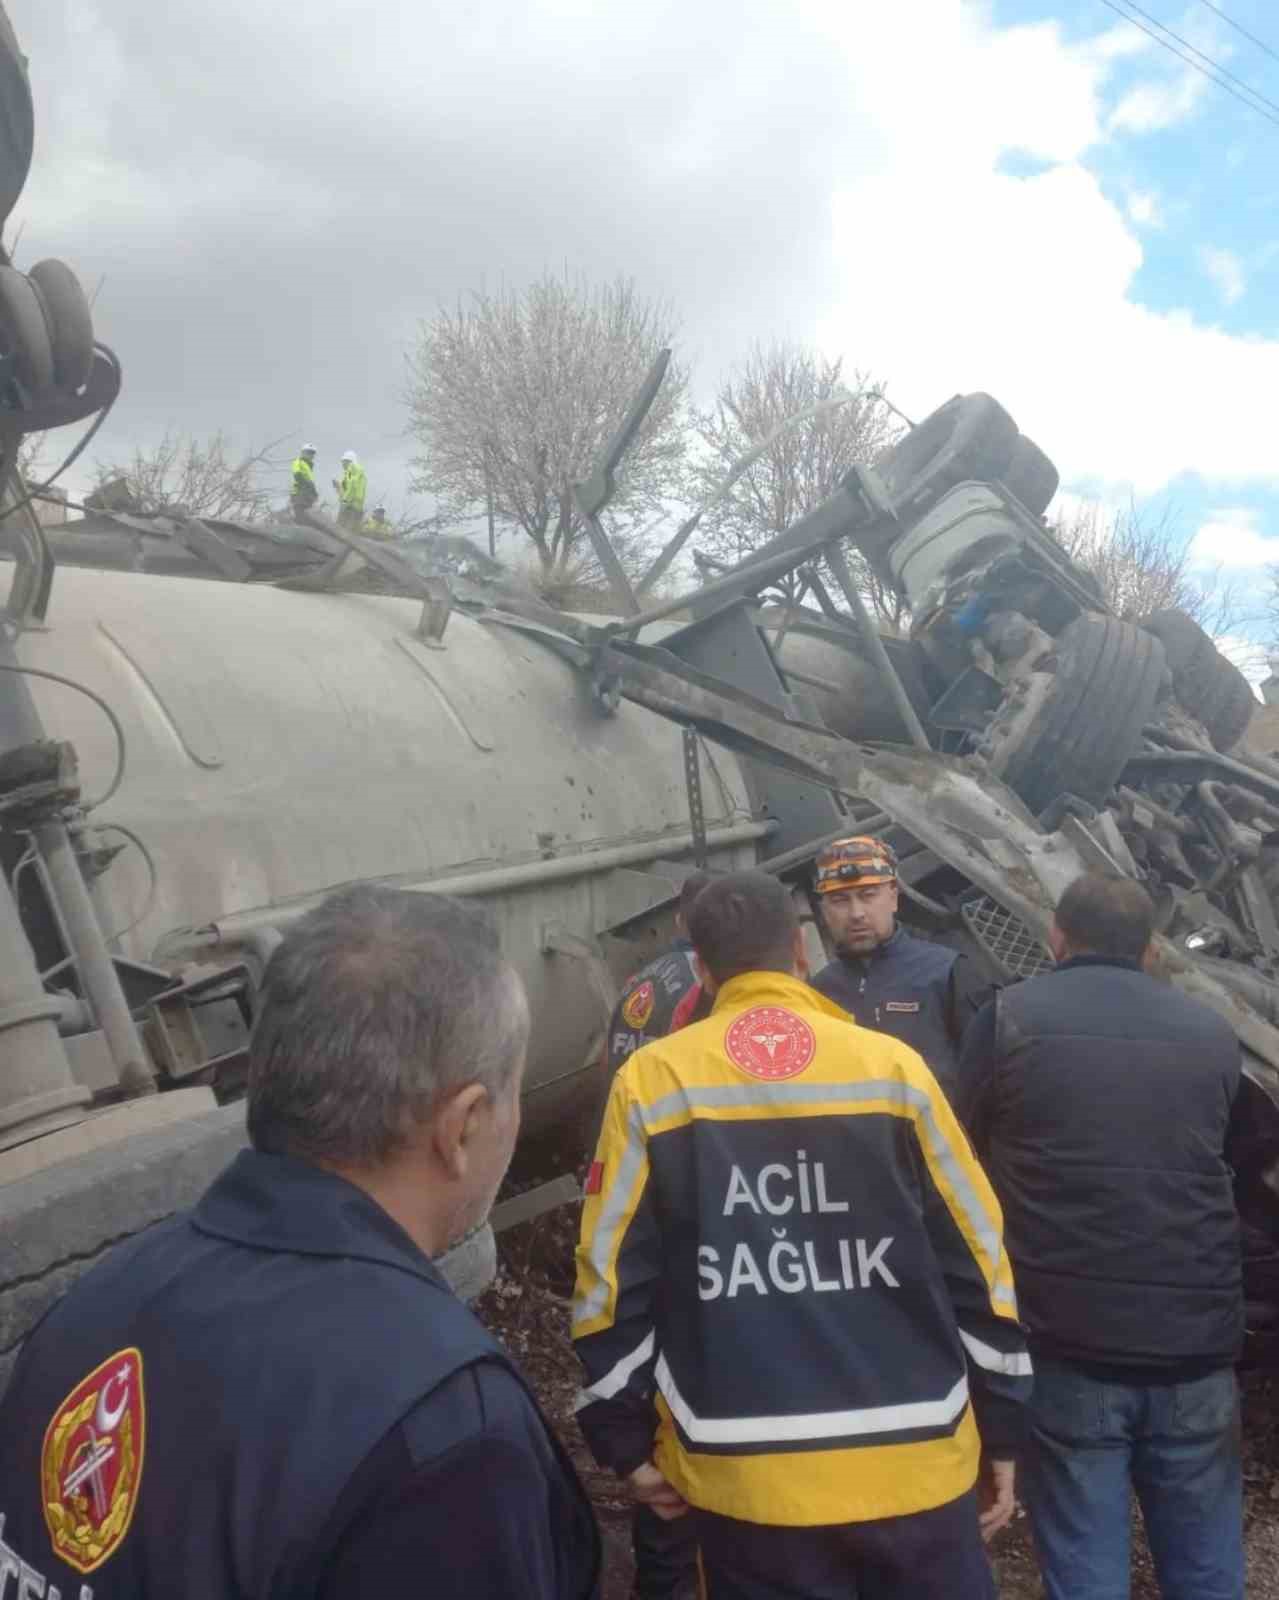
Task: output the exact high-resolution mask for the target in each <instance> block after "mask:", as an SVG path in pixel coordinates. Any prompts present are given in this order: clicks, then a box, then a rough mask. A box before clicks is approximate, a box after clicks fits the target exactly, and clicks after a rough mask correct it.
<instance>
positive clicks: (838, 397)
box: [690, 343, 905, 629]
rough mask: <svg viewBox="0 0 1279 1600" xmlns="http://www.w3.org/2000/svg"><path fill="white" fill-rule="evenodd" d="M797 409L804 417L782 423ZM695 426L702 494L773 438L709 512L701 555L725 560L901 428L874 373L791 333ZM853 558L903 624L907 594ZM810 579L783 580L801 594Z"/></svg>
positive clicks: (857, 573)
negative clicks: (879, 395)
mask: <svg viewBox="0 0 1279 1600" xmlns="http://www.w3.org/2000/svg"><path fill="white" fill-rule="evenodd" d="M845 397H847V398H845ZM841 402H842V403H841ZM796 417H800V418H802V419H803V420H801V421H798V422H797V423H796V424H795V425H794V426H792V427H788V428H783V427H782V424H783V423H785V422H786V421H787V420H788V419H790V418H796ZM695 426H696V431H697V435H698V437H699V439H700V441H701V443H702V446H703V451H702V455H701V458H700V459H699V461H698V462H697V464H696V466H695V468H694V469H693V472H692V474H691V478H692V483H691V486H690V498H691V499H692V500H693V501H694V503H696V502H697V501H698V500H699V499H702V498H706V497H709V496H712V495H714V494H715V492H716V490H717V489H720V488H722V486H723V484H724V479H725V477H726V475H728V474H729V473H730V472H731V470H732V468H733V466H734V465H735V464H736V463H737V462H739V461H740V460H741V459H742V457H744V456H745V455H747V454H748V453H749V452H750V451H751V450H752V449H754V448H756V447H757V446H759V445H761V444H764V442H765V441H771V442H769V443H768V444H767V448H766V449H764V450H763V452H762V453H761V454H760V456H759V458H758V459H757V460H756V461H755V462H754V463H753V464H752V465H751V466H749V467H748V468H747V469H746V470H745V471H744V472H742V473H741V475H740V476H739V477H737V478H736V480H735V481H734V482H733V483H732V485H731V487H730V488H728V489H727V491H726V492H724V493H722V494H720V496H719V498H718V499H717V500H716V501H715V503H714V504H712V505H711V506H710V507H709V508H708V510H707V512H706V515H705V517H704V519H703V522H702V528H703V530H704V531H703V532H702V533H701V534H700V535H699V548H700V550H701V552H702V555H703V557H705V556H707V555H709V556H710V557H712V558H713V559H714V560H715V561H718V562H725V563H736V562H738V561H741V560H743V559H744V558H745V557H747V556H749V555H750V554H751V553H752V552H753V551H755V550H757V549H758V548H759V547H760V546H761V545H764V544H766V543H767V542H768V541H769V540H770V539H773V538H775V537H776V536H777V535H778V534H779V533H781V532H783V531H784V530H785V529H786V528H789V527H790V526H791V524H792V523H794V522H797V521H798V520H799V518H800V517H802V516H804V515H805V514H806V513H807V512H809V511H812V510H814V509H815V508H816V507H817V506H818V505H820V504H821V502H822V501H823V500H826V499H828V498H829V496H830V495H831V494H833V493H834V492H835V490H836V489H837V488H838V486H839V483H840V480H841V479H842V478H843V477H844V476H845V475H846V474H847V473H848V471H849V469H850V468H851V467H853V466H856V465H858V464H864V463H869V462H873V461H875V460H877V459H878V457H879V456H881V455H882V454H883V452H884V451H885V450H886V449H887V448H888V447H889V446H890V445H891V444H892V443H893V441H894V440H895V439H896V437H897V435H898V431H899V430H898V426H897V423H896V421H895V419H894V418H893V416H892V414H891V413H890V412H889V411H888V409H887V408H886V407H885V406H883V405H881V404H880V403H879V401H878V400H877V399H876V391H875V386H874V385H873V384H872V383H871V382H870V380H869V379H868V378H867V377H866V375H865V374H863V373H860V372H854V373H852V374H851V376H850V378H849V379H848V380H847V381H845V378H844V370H843V362H842V360H834V361H831V360H828V359H827V358H825V357H824V356H821V355H818V354H817V353H816V352H815V351H812V350H809V349H806V348H804V347H803V346H801V345H795V344H786V343H775V344H772V345H768V346H760V345H757V346H756V347H755V348H754V349H753V350H752V351H751V352H750V354H749V355H748V356H747V357H746V360H745V361H744V362H743V363H742V364H741V365H740V366H739V367H738V368H737V369H736V370H735V371H733V372H732V373H730V375H729V376H728V378H727V379H726V380H725V381H724V383H723V384H722V385H721V387H720V391H719V394H718V395H717V397H716V400H715V404H714V405H713V406H712V407H711V408H710V409H709V410H708V411H703V412H699V413H698V414H697V416H696V421H695ZM848 558H849V565H850V566H851V567H852V569H853V576H854V579H855V581H856V582H857V583H858V584H859V586H860V588H861V589H862V591H863V593H864V594H865V596H866V598H867V599H868V600H869V601H870V603H871V605H872V607H873V610H874V611H875V613H876V615H877V616H878V618H879V619H880V621H881V622H883V623H884V624H886V625H887V626H889V627H892V628H894V629H896V628H899V627H900V625H901V623H902V621H903V618H904V616H905V608H904V604H903V602H902V600H901V598H900V596H898V595H897V594H896V593H895V592H893V591H892V590H890V589H888V588H886V587H885V586H884V585H883V584H882V583H881V582H880V581H879V580H878V579H877V578H876V577H875V575H874V574H873V573H872V572H871V571H870V569H869V568H868V567H867V565H866V563H865V562H864V561H862V559H861V557H860V556H858V554H857V553H856V551H852V550H850V551H849V552H848ZM819 572H820V569H819ZM802 582H803V580H802V578H801V577H800V576H799V575H797V574H793V575H791V576H790V577H789V578H786V579H783V580H781V581H780V582H779V584H778V585H777V587H778V589H779V591H780V592H781V593H782V594H783V595H784V596H785V597H786V598H787V599H794V598H795V597H796V595H797V594H798V592H799V590H800V589H801V587H802Z"/></svg>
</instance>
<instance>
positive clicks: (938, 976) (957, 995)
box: [813, 835, 994, 1094]
mask: <svg viewBox="0 0 1279 1600" xmlns="http://www.w3.org/2000/svg"><path fill="white" fill-rule="evenodd" d="M813 887H814V891H815V893H816V897H817V904H818V907H819V909H820V912H821V918H822V922H823V924H824V925H825V928H826V931H827V933H828V934H829V935H830V938H831V942H832V943H833V944H834V946H835V952H836V954H835V959H834V960H833V961H832V962H831V963H830V964H829V966H826V967H823V968H822V970H821V971H820V972H819V973H818V974H817V976H816V977H815V978H814V979H813V987H814V988H815V989H816V990H817V991H818V992H819V993H820V994H824V995H825V996H826V997H827V999H829V1000H833V1001H834V1002H835V1003H836V1005H839V1006H842V1007H843V1008H844V1010H845V1011H848V1012H850V1013H851V1014H852V1016H854V1017H855V1018H856V1019H857V1021H858V1022H860V1023H861V1025H862V1026H863V1027H864V1028H875V1029H878V1030H880V1031H881V1032H883V1033H891V1034H892V1035H893V1037H894V1038H895V1039H900V1040H901V1041H902V1043H903V1044H908V1045H910V1047H911V1049H912V1050H917V1051H918V1052H919V1054H920V1055H921V1056H923V1058H924V1060H925V1061H926V1062H927V1063H928V1065H929V1067H930V1069H931V1070H932V1073H933V1076H934V1077H935V1078H936V1079H937V1081H938V1082H939V1083H940V1084H941V1086H942V1088H943V1089H944V1090H945V1091H946V1093H947V1094H950V1093H951V1092H952V1091H953V1088H954V1083H955V1069H956V1063H957V1061H958V1057H959V1047H960V1043H961V1042H962V1040H963V1037H964V1030H965V1028H967V1026H968V1024H969V1023H970V1022H971V1021H972V1019H973V1017H974V1016H975V1015H976V1014H977V1012H978V1011H979V1010H980V1009H981V1007H982V1006H983V1005H984V1004H985V1003H986V1001H987V1000H989V999H990V997H991V995H992V994H993V992H994V985H993V984H991V983H990V982H989V980H987V979H986V978H984V977H983V976H982V975H981V974H980V973H979V972H978V971H977V970H976V968H975V966H974V964H973V963H972V962H971V961H970V960H969V959H968V957H967V956H964V955H961V954H960V953H959V951H957V950H950V949H947V948H946V946H944V945H940V944H933V943H931V942H930V941H929V940H927V939H917V938H916V937H915V936H914V934H910V933H907V932H906V930H905V929H904V928H901V927H899V926H898V924H897V900H898V881H897V856H896V853H895V852H894V850H893V848H892V846H891V845H890V844H889V843H888V842H887V841H886V840H884V839H876V838H872V837H870V836H868V835H863V836H858V837H854V838H849V839H839V840H837V841H836V842H835V843H834V844H829V845H827V846H826V848H825V849H824V850H822V851H821V853H820V854H819V855H818V857H817V862H816V878H815V882H814V885H813Z"/></svg>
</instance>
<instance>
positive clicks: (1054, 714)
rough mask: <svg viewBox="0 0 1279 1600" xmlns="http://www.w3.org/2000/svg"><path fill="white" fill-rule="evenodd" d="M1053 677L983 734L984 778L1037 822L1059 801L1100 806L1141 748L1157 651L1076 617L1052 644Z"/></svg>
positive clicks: (1160, 655)
mask: <svg viewBox="0 0 1279 1600" xmlns="http://www.w3.org/2000/svg"><path fill="white" fill-rule="evenodd" d="M1054 653H1055V655H1056V661H1057V668H1056V672H1055V673H1054V674H1053V675H1052V676H1051V678H1049V679H1048V681H1047V683H1046V684H1045V683H1043V682H1042V679H1041V675H1040V674H1036V675H1035V679H1041V681H1040V682H1039V683H1038V684H1036V683H1035V680H1034V679H1032V687H1031V689H1030V690H1029V692H1028V693H1027V694H1026V695H1025V696H1024V697H1022V698H1021V700H1020V703H1010V702H1009V701H1006V702H1005V707H1004V709H1001V711H1000V712H999V713H998V714H997V715H996V718H995V721H994V722H993V723H992V725H991V728H990V730H989V732H988V735H987V739H988V741H989V744H990V747H991V750H992V754H991V759H990V766H991V771H992V772H994V773H995V774H996V776H998V777H1000V778H1002V779H1003V781H1004V782H1005V783H1006V784H1007V785H1008V787H1009V788H1010V789H1012V790H1014V791H1015V793H1017V794H1019V795H1020V796H1021V798H1022V799H1023V800H1024V801H1025V802H1026V804H1027V805H1028V806H1029V807H1030V809H1031V810H1032V811H1034V812H1035V813H1036V814H1038V813H1040V812H1043V811H1045V810H1046V809H1047V808H1048V806H1049V805H1051V803H1052V802H1053V801H1054V800H1055V799H1056V798H1057V797H1058V795H1061V794H1073V795H1077V796H1078V797H1079V799H1081V800H1084V801H1086V802H1087V803H1088V804H1089V805H1095V806H1099V805H1101V803H1102V802H1103V801H1104V800H1105V798H1106V796H1107V794H1109V792H1110V791H1111V789H1112V788H1114V786H1115V783H1116V782H1117V780H1118V778H1119V774H1120V773H1121V772H1122V771H1123V768H1124V763H1125V762H1126V761H1127V760H1128V758H1129V756H1130V755H1132V753H1133V751H1134V750H1135V749H1137V747H1138V745H1139V743H1140V741H1141V730H1142V727H1143V726H1144V725H1145V724H1146V723H1147V722H1148V721H1149V720H1150V716H1151V713H1152V712H1153V710H1154V706H1155V700H1156V699H1157V697H1158V694H1159V686H1160V683H1161V682H1162V680H1163V676H1164V668H1165V658H1164V650H1163V646H1162V645H1161V644H1160V642H1159V640H1158V639H1156V638H1155V637H1154V635H1153V634H1150V633H1147V632H1145V631H1144V629H1142V628H1138V627H1137V626H1135V624H1133V623H1130V622H1120V621H1119V620H1118V618H1116V617H1102V616H1094V615H1092V614H1088V615H1085V616H1082V617H1077V618H1076V619H1075V621H1074V622H1072V623H1070V624H1069V625H1068V626H1067V627H1066V628H1064V629H1063V630H1062V632H1061V634H1060V636H1059V637H1058V639H1057V648H1056V651H1055V652H1054Z"/></svg>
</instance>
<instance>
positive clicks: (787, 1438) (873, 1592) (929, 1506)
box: [573, 872, 1030, 1600]
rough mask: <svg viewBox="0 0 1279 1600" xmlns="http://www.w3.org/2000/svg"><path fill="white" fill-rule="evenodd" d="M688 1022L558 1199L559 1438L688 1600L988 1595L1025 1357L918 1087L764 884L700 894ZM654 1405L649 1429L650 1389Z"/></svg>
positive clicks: (980, 1178) (644, 1060)
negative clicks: (809, 955)
mask: <svg viewBox="0 0 1279 1600" xmlns="http://www.w3.org/2000/svg"><path fill="white" fill-rule="evenodd" d="M690 932H691V934H692V937H693V942H694V944H695V946H696V948H697V954H698V958H699V961H700V963H701V966H702V969H703V971H704V973H705V975H706V980H707V983H708V986H710V987H713V988H714V990H715V1003H714V1009H713V1011H712V1014H711V1015H710V1016H709V1017H708V1018H706V1019H705V1020H704V1021H702V1022H698V1023H694V1024H693V1025H691V1026H690V1027H686V1028H682V1029H680V1031H679V1032H678V1033H674V1034H672V1035H671V1036H670V1037H669V1038H666V1039H662V1040H658V1041H655V1042H654V1043H652V1044H649V1045H645V1046H644V1047H643V1049H641V1050H637V1051H636V1052H635V1054H634V1055H633V1056H632V1057H631V1058H630V1060H629V1061H628V1062H627V1063H626V1065H625V1066H624V1067H622V1069H621V1070H620V1071H619V1072H618V1074H617V1076H616V1077H615V1078H614V1080H613V1088H612V1092H611V1096H610V1100H609V1105H608V1110H607V1112H606V1115H605V1118H604V1126H603V1130H602V1132H601V1135H600V1141H599V1145H598V1147H597V1151H596V1160H595V1164H594V1165H593V1167H592V1169H591V1175H590V1178H589V1180H588V1182H587V1185H586V1203H585V1205H584V1207H583V1212H582V1236H581V1244H580V1247H579V1250H578V1258H577V1265H578V1274H577V1288H576V1293H575V1296H574V1306H573V1338H574V1340H575V1343H576V1347H577V1351H578V1354H579V1355H580V1357H581V1359H582V1365H583V1368H584V1373H585V1377H586V1388H585V1390H584V1392H583V1395H582V1397H581V1401H580V1404H579V1408H578V1421H579V1423H580V1425H581V1428H582V1432H583V1435H584V1436H585V1438H586V1440H587V1443H588V1444H589V1445H590V1447H591V1450H592V1452H593V1453H594V1455H595V1458H596V1460H598V1461H599V1462H600V1463H601V1464H602V1465H606V1466H609V1467H612V1468H613V1469H614V1470H615V1471H617V1472H618V1473H619V1474H621V1475H623V1476H625V1477H626V1478H627V1479H628V1481H629V1483H630V1486H631V1489H632V1491H633V1493H634V1494H635V1495H636V1497H637V1498H639V1499H641V1500H643V1501H645V1502H646V1503H647V1504H649V1505H651V1506H653V1508H654V1509H655V1510H656V1511H657V1513H658V1515H659V1516H665V1517H669V1518H675V1517H679V1516H680V1515H682V1514H685V1515H686V1514H687V1511H688V1508H689V1507H692V1508H693V1515H694V1517H695V1523H696V1530H697V1536H698V1540H699V1543H700V1546H701V1558H702V1563H703V1568H704V1572H705V1578H706V1588H705V1589H704V1591H703V1592H704V1593H707V1594H709V1595H710V1596H712V1597H714V1600H781V1597H782V1596H790V1597H795V1596H800V1595H803V1596H805V1597H807V1600H834V1597H836V1596H841V1597H846V1596H850V1595H853V1594H856V1595H857V1596H859V1597H860V1600H896V1597H898V1596H904V1595H910V1596H911V1597H912V1600H934V1597H935V1600H994V1588H993V1585H992V1583H991V1576H990V1570H989V1568H988V1566H987V1564H986V1560H985V1557H984V1555H983V1553H982V1547H981V1538H980V1531H979V1519H978V1508H977V1497H976V1495H975V1493H974V1488H975V1484H976V1481H977V1478H978V1474H979V1467H980V1456H981V1450H982V1448H983V1446H984V1448H985V1450H986V1451H987V1462H986V1476H985V1483H986V1486H987V1487H988V1488H989V1490H990V1501H989V1504H988V1506H987V1510H986V1512H985V1515H984V1522H983V1523H982V1524H981V1525H980V1526H981V1527H984V1529H985V1531H986V1532H987V1533H990V1532H993V1531H994V1530H995V1529H996V1528H998V1527H999V1526H1001V1525H1003V1523H1004V1522H1006V1521H1007V1520H1008V1518H1009V1517H1011V1515H1012V1510H1013V1483H1014V1471H1013V1459H1012V1458H1013V1457H1014V1456H1015V1454H1016V1447H1017V1443H1018V1439H1019V1437H1020V1433H1021V1410H1022V1405H1021V1402H1022V1401H1023V1399H1024V1398H1025V1394H1026V1391H1027V1390H1028V1388H1029V1386H1030V1385H1029V1379H1030V1362H1029V1359H1028V1357H1027V1355H1026V1351H1025V1345H1024V1339H1023V1336H1022V1332H1021V1328H1020V1326H1019V1324H1018V1321H1017V1302H1016V1295H1015V1293H1014V1291H1013V1283H1012V1276H1011V1272H1010V1270H1009V1266H1008V1260H1007V1257H1006V1255H1005V1252H1004V1249H1003V1244H1002V1239H1001V1224H1000V1217H999V1207H998V1204H997V1202H996V1201H995V1197H994V1195H993V1194H992V1193H991V1190H990V1187H989V1185H988V1184H987V1182H986V1178H985V1175H984V1174H983V1173H982V1171H981V1169H980V1167H979V1166H978V1165H977V1163H976V1161H975V1159H974V1158H973V1154H972V1150H971V1148H970V1147H969V1143H968V1140H967V1139H966V1138H965V1137H964V1134H963V1132H962V1130H961V1129H960V1127H959V1125H958V1123H957V1122H956V1120H955V1116H954V1113H953V1112H952V1111H951V1109H950V1107H949V1105H948V1104H947V1102H946V1100H945V1097H944V1096H943V1095H942V1094H941V1092H940V1090H939V1089H938V1087H937V1084H936V1081H935V1080H934V1078H933V1077H932V1074H931V1073H930V1072H929V1071H928V1069H927V1068H926V1067H925V1065H924V1063H923V1061H922V1060H921V1059H920V1058H919V1056H918V1055H916V1053H915V1052H914V1051H913V1050H909V1049H907V1048H906V1047H905V1046H904V1045H902V1044H900V1043H899V1042H898V1041H897V1040H895V1039H891V1038H888V1037H886V1036H885V1035H884V1034H881V1033H875V1032H872V1031H870V1030H868V1029H864V1028H858V1027H856V1026H854V1025H853V1024H852V1023H850V1021H849V1019H848V1016H847V1014H846V1013H845V1012H843V1011H842V1010H841V1009H840V1008H839V1007H838V1006H837V1005H835V1004H833V1003H832V1002H831V1001H829V1000H826V999H824V998H823V997H822V996H821V995H818V994H816V993H815V992H814V991H813V990H812V989H811V988H810V987H809V986H808V984H807V983H805V982H804V981H803V979H802V977H801V975H800V974H801V973H803V972H805V971H806V966H807V963H806V960H805V956H804V947H803V941H802V937H801V934H800V928H799V923H798V919H797V917H796V914H795V907H794V905H793V903H792V900H791V896H790V893H789V891H788V890H787V889H786V888H785V886H784V885H783V884H781V883H779V882H778V881H777V879H775V878H772V877H768V876H767V875H765V874H763V873H759V872H741V873H732V874H730V875H728V876H726V877H723V878H719V879H717V880H716V881H715V882H714V883H712V884H711V885H710V886H709V887H708V888H707V889H705V890H704V891H703V893H702V894H701V895H700V896H699V897H698V899H697V902H696V904H695V905H694V906H693V910H692V915H691V918H690ZM654 1390H656V1392H657V1399H656V1408H657V1426H656V1429H655V1428H654V1416H653V1406H654V1402H653V1398H652V1397H653V1393H654Z"/></svg>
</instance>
